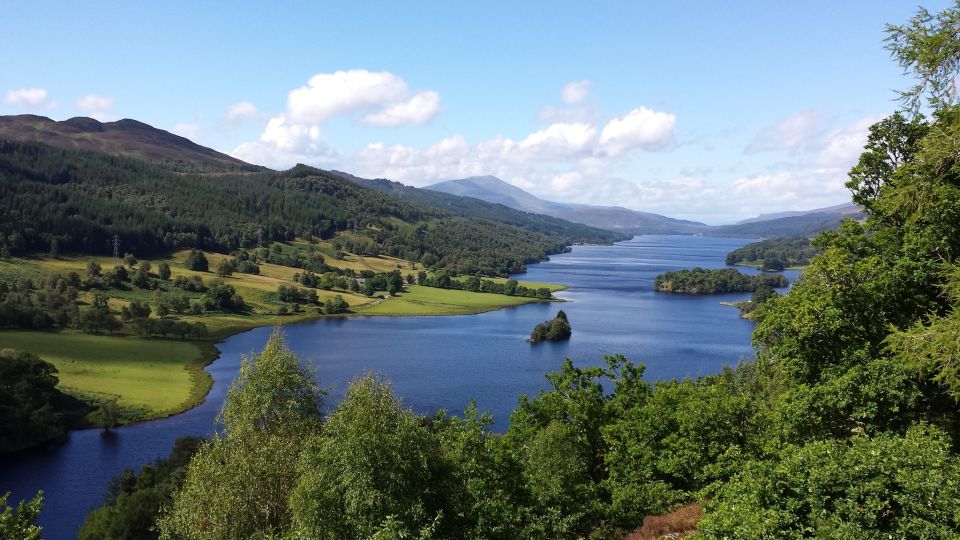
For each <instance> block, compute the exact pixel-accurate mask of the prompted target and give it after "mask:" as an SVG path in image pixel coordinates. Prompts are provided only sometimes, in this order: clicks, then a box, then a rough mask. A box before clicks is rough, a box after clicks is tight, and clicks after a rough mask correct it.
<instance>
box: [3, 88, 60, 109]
mask: <svg viewBox="0 0 960 540" xmlns="http://www.w3.org/2000/svg"><path fill="white" fill-rule="evenodd" d="M3 102H4V104H6V105H15V106H18V107H23V108H28V109H52V108H54V107H56V106H57V102H56V101H53V100H51V99H50V98H49V97H48V96H47V91H46V90H45V89H43V88H17V89H14V90H7V93H6V95H4V97H3Z"/></svg>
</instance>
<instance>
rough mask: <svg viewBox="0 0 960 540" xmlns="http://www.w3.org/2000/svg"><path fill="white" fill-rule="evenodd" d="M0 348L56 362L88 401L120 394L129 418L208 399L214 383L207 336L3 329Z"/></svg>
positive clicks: (69, 385) (65, 380)
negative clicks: (194, 338) (192, 338)
mask: <svg viewBox="0 0 960 540" xmlns="http://www.w3.org/2000/svg"><path fill="white" fill-rule="evenodd" d="M0 348H2V349H6V348H12V349H18V350H23V351H30V352H32V353H34V354H36V355H38V356H40V358H42V359H44V360H46V361H47V362H50V363H51V364H53V365H54V366H56V368H57V371H58V372H59V373H58V377H59V378H60V388H61V389H62V390H64V391H66V392H69V393H71V394H74V395H76V396H77V397H80V398H82V399H84V400H86V401H89V402H92V403H97V402H102V401H106V400H110V399H116V400H117V405H118V406H119V409H120V418H121V421H122V422H124V423H126V422H133V421H139V420H148V419H152V418H160V417H164V416H169V415H171V414H175V413H178V412H181V411H183V410H186V409H188V408H190V407H193V406H194V405H196V404H198V403H200V402H201V401H203V398H204V396H205V395H206V393H207V391H208V390H209V389H210V384H211V380H210V376H209V375H208V374H207V373H206V372H205V371H203V365H204V364H205V363H206V362H208V361H209V360H212V358H213V355H214V354H215V351H214V350H213V348H212V346H211V345H210V343H209V342H206V341H199V342H192V341H179V340H173V339H145V338H139V337H133V336H97V335H89V334H83V333H79V332H73V331H61V332H37V331H21V330H18V331H3V332H0ZM96 414H97V413H93V415H96ZM90 420H91V421H95V420H96V418H95V417H91V418H90Z"/></svg>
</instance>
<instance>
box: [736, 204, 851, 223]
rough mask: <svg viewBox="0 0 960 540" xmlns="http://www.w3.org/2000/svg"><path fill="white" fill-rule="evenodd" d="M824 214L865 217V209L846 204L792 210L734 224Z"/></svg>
mask: <svg viewBox="0 0 960 540" xmlns="http://www.w3.org/2000/svg"><path fill="white" fill-rule="evenodd" d="M823 213H827V214H833V213H837V214H841V215H845V216H848V217H857V216H862V215H863V209H862V208H860V207H859V206H857V205H856V204H853V203H852V202H846V203H842V204H837V205H834V206H828V207H826V208H816V209H813V210H792V211H788V212H774V213H771V214H760V215H759V216H757V217H752V218H748V219H742V220H740V221H738V222H736V223H734V225H746V224H748V223H757V222H759V221H772V220H775V219H780V218H788V217H797V216H806V215H809V214H823Z"/></svg>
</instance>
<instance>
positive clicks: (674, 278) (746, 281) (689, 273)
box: [653, 268, 788, 294]
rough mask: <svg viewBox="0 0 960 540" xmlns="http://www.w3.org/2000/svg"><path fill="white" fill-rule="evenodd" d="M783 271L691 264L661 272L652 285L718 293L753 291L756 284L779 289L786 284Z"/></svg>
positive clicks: (660, 288) (666, 289)
mask: <svg viewBox="0 0 960 540" xmlns="http://www.w3.org/2000/svg"><path fill="white" fill-rule="evenodd" d="M787 284H788V283H787V278H785V277H784V276H783V274H760V275H757V276H748V275H745V274H742V273H740V272H738V271H737V270H735V269H733V268H716V269H706V268H692V269H690V270H676V271H672V272H664V273H662V274H660V275H658V276H657V277H656V279H655V280H654V284H653V286H654V289H655V290H657V291H660V292H668V293H677V294H719V293H729V292H753V291H755V290H757V288H759V287H767V288H771V289H781V288H783V287H786V286H787Z"/></svg>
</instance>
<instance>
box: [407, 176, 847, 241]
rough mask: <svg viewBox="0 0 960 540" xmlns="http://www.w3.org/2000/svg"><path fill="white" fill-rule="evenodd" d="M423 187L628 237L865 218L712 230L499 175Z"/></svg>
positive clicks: (825, 223) (819, 225) (803, 225)
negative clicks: (527, 186)
mask: <svg viewBox="0 0 960 540" xmlns="http://www.w3.org/2000/svg"><path fill="white" fill-rule="evenodd" d="M425 189H427V190H432V191H437V192H442V193H448V194H453V195H459V196H463V197H474V198H477V199H482V200H484V201H488V202H494V203H498V204H502V205H505V206H509V207H511V208H514V209H517V210H522V211H524V212H535V213H541V214H546V215H549V216H554V217H557V218H561V219H565V220H567V221H573V222H576V223H583V224H585V225H590V226H592V227H598V228H601V229H607V230H612V231H617V232H624V233H629V234H703V235H707V236H731V237H744V238H758V237H786V236H809V235H813V234H816V233H817V232H819V231H822V230H825V229H833V228H836V227H838V226H839V225H840V220H841V219H843V218H846V217H850V218H859V217H861V216H862V212H861V209H860V208H859V207H858V206H856V205H854V204H853V203H846V204H841V205H837V206H831V207H828V208H818V209H814V210H807V211H793V212H779V213H775V214H762V215H760V216H757V217H755V218H751V219H746V220H743V221H740V222H738V223H736V224H733V225H722V226H709V225H706V224H704V223H700V222H697V221H688V220H682V219H674V218H670V217H667V216H663V215H660V214H654V213H651V212H640V211H637V210H630V209H628V208H622V207H619V206H592V205H586V204H567V203H557V202H552V201H547V200H544V199H541V198H539V197H536V196H535V195H532V194H530V193H527V192H526V191H524V190H522V189H520V188H518V187H516V186H513V185H511V184H509V183H507V182H504V181H503V180H501V179H499V178H497V177H495V176H474V177H470V178H463V179H459V180H448V181H446V182H440V183H438V184H433V185H431V186H427V187H426V188H425Z"/></svg>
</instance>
